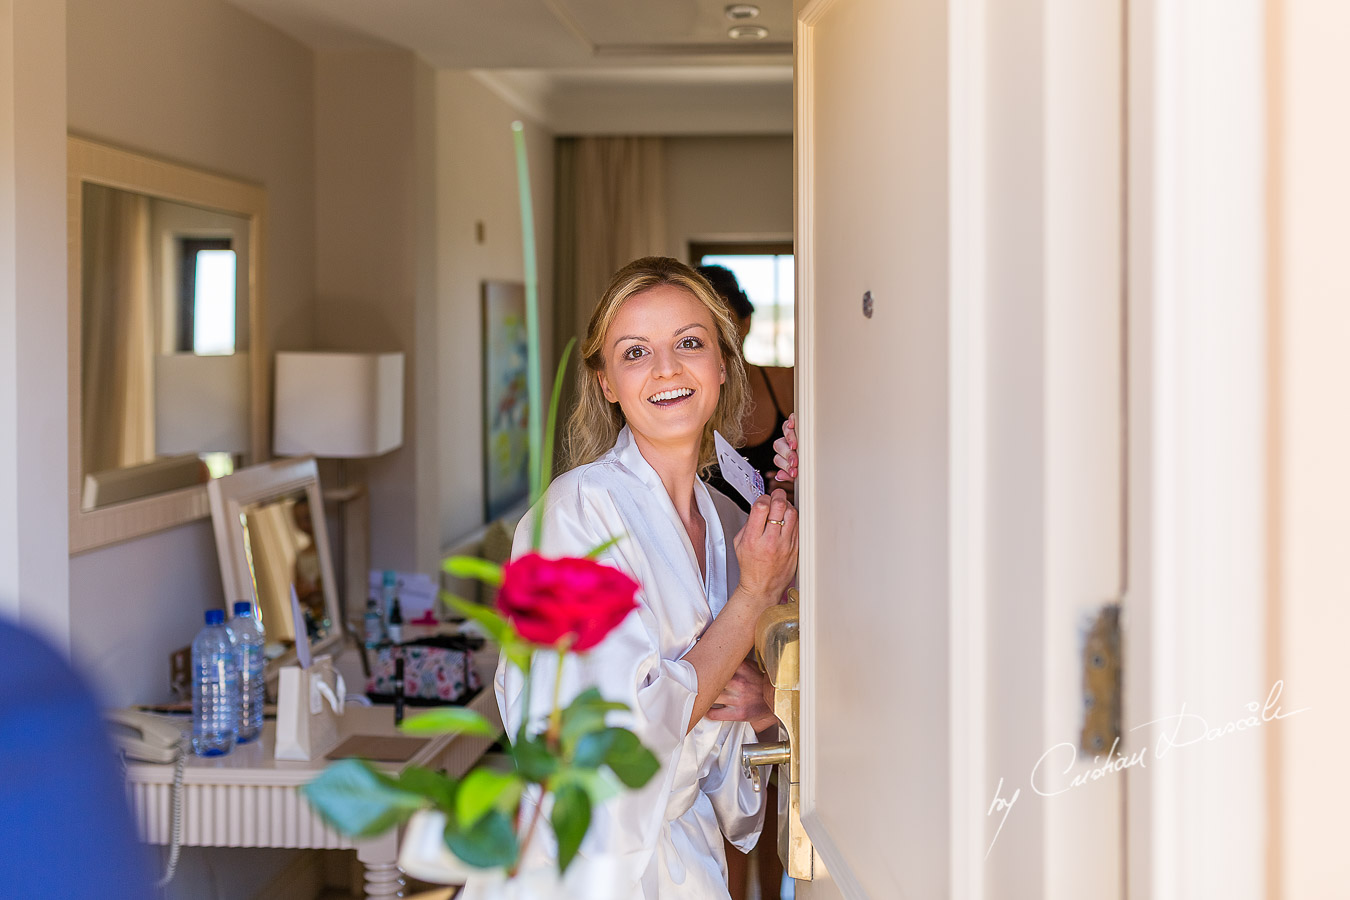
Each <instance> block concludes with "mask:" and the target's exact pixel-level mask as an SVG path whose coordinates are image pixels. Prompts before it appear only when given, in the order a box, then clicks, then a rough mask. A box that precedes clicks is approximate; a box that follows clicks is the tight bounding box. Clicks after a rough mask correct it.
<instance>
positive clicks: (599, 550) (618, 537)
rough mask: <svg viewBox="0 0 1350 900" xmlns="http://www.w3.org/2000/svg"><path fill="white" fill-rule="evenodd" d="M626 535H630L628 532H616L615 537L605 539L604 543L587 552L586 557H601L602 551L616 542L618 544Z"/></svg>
mask: <svg viewBox="0 0 1350 900" xmlns="http://www.w3.org/2000/svg"><path fill="white" fill-rule="evenodd" d="M626 537H628V535H626V534H616V535H615V536H614V537H612V538H610V539H609V540H607V541H605V542H604V543H603V544H598V545H596V546H595V547H593V548H592V549H591V551H590V552H589V553H587V554H586V558H587V559H599V558H600V554H601V553H604V552H605V551H606V550H608V549H609V548H610V547H613V546H614V545H615V544H617V543H618V542H619V541H621V540H623V539H624V538H626Z"/></svg>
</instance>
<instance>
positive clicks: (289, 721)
mask: <svg viewBox="0 0 1350 900" xmlns="http://www.w3.org/2000/svg"><path fill="white" fill-rule="evenodd" d="M346 696H347V685H346V683H345V682H344V681H343V679H342V674H341V673H339V672H337V671H336V670H334V668H333V658H332V657H331V656H327V655H325V656H320V657H318V658H317V659H315V660H314V661H313V662H312V663H311V664H310V666H309V668H306V669H302V668H300V667H299V666H283V667H282V669H281V673H280V675H279V677H278V680H277V749H276V757H277V759H300V760H310V759H315V758H317V757H320V756H323V755H324V754H325V753H327V752H328V751H329V750H331V749H332V748H333V746H334V745H335V744H336V743H337V738H338V721H337V720H338V716H340V715H342V713H343V710H344V708H345V704H344V700H345V699H346Z"/></svg>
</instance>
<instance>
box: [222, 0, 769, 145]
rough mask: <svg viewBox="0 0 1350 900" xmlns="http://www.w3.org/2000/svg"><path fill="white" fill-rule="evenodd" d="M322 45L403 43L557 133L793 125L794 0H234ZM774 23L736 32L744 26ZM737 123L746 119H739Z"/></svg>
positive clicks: (704, 130)
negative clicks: (746, 10) (759, 32)
mask: <svg viewBox="0 0 1350 900" xmlns="http://www.w3.org/2000/svg"><path fill="white" fill-rule="evenodd" d="M229 2H231V3H233V4H234V5H235V6H237V7H239V8H241V9H243V10H245V11H247V12H248V13H250V14H252V15H254V16H256V17H258V18H260V19H262V20H264V21H266V22H268V23H270V24H272V25H273V26H275V27H277V28H279V29H281V30H282V31H284V32H287V33H288V34H290V35H292V36H293V37H295V38H296V39H298V40H299V41H301V42H303V43H304V44H306V45H308V46H310V47H312V48H314V49H316V50H354V49H369V48H377V47H386V48H387V47H389V46H394V47H402V48H405V49H408V50H411V51H413V52H414V53H416V54H417V55H418V56H420V57H421V58H422V59H424V60H426V61H427V62H428V63H429V64H430V65H432V66H433V67H435V68H437V69H471V70H483V71H480V72H478V73H477V74H479V75H480V77H482V79H483V80H484V82H485V83H487V84H488V85H489V86H490V87H492V88H493V89H494V90H496V91H497V92H498V93H499V94H501V95H502V96H504V97H507V98H508V99H510V100H512V101H513V102H515V103H516V104H517V105H518V106H520V107H522V109H523V110H524V111H525V112H526V113H527V114H529V115H531V116H533V117H534V118H536V119H539V120H540V121H541V122H543V123H544V124H546V125H548V126H550V127H551V128H553V130H555V131H557V132H559V133H569V132H571V133H605V132H610V133H616V132H627V133H643V132H653V133H654V132H663V133H681V132H684V133H690V132H698V133H725V132H728V131H740V132H743V133H787V132H790V131H791V118H792V88H791V85H792V26H793V16H792V0H755V2H754V4H753V5H754V6H756V7H758V9H759V14H758V15H756V16H754V17H753V18H747V19H741V20H733V19H731V18H729V17H728V15H727V9H728V7H729V6H730V5H732V4H731V2H730V0H229ZM742 24H744V25H755V26H761V27H763V28H765V29H767V31H768V34H767V36H765V37H764V38H762V39H759V40H733V39H732V38H731V37H729V35H728V31H729V30H730V29H731V28H732V27H734V26H736V25H742ZM737 123H740V124H739V125H738V124H737Z"/></svg>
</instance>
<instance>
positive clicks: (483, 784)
mask: <svg viewBox="0 0 1350 900" xmlns="http://www.w3.org/2000/svg"><path fill="white" fill-rule="evenodd" d="M524 789H525V785H524V783H523V782H522V781H521V780H520V776H519V775H517V774H516V773H515V772H497V771H494V770H492V769H473V770H472V771H470V772H469V774H467V775H465V776H464V779H463V780H462V781H460V783H459V790H458V792H457V793H456V794H455V806H454V809H455V816H456V817H457V818H458V819H459V824H460V827H461V828H472V827H473V826H474V825H476V824H478V820H479V819H481V818H483V816H484V815H486V814H487V811H488V810H490V809H498V810H501V811H502V812H503V813H507V814H510V813H512V812H514V810H515V806H516V802H517V801H518V800H519V799H520V794H521V791H523V790H524Z"/></svg>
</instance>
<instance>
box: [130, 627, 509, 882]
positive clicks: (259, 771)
mask: <svg viewBox="0 0 1350 900" xmlns="http://www.w3.org/2000/svg"><path fill="white" fill-rule="evenodd" d="M477 665H478V667H479V673H480V675H482V676H483V683H484V685H485V686H486V687H485V688H484V689H483V690H482V691H480V692H479V693H478V696H477V697H475V698H474V699H473V700H472V701H470V703H469V704H468V708H469V709H472V710H474V711H475V712H478V713H480V714H482V715H483V716H484V717H485V718H487V720H488V721H489V722H492V723H494V724H497V725H500V722H501V719H500V716H499V714H498V711H497V701H496V697H495V696H494V694H493V692H492V687H491V685H492V669H493V667H494V666H495V665H496V654H495V653H490V652H485V653H482V654H480V655H479V656H478V657H477ZM184 727H189V724H188V722H187V721H186V720H185V721H184ZM398 733H399V732H398V730H397V729H396V728H395V727H394V710H393V707H392V706H375V707H360V706H353V705H350V704H349V705H348V706H347V708H346V712H345V713H344V714H343V715H342V717H341V719H340V724H339V736H338V740H339V742H341V741H343V740H346V739H347V738H348V737H352V736H355V735H377V736H392V735H397V734H398ZM275 742H276V723H275V722H274V721H272V720H268V721H267V722H265V723H264V725H263V733H262V737H261V738H260V739H259V740H258V741H255V742H253V743H251V744H244V745H242V746H239V747H236V748H235V749H234V750H233V751H232V752H231V753H229V754H228V755H227V756H220V757H213V758H201V757H198V756H193V755H189V757H188V760H187V766H186V769H185V771H184V775H183V815H182V841H181V843H182V846H184V847H281V848H293V849H315V850H344V849H351V848H353V847H354V848H355V849H356V855H357V859H359V860H360V861H361V864H362V865H363V866H364V867H365V895H366V897H369V898H377V897H396V896H398V893H399V890H400V888H401V887H402V876H401V875H400V873H399V869H398V847H399V840H400V839H401V837H402V830H401V829H399V830H396V831H392V832H389V833H388V834H386V835H383V836H381V837H378V838H374V839H372V840H368V841H355V842H354V841H352V840H351V839H350V838H347V837H344V836H343V835H341V834H339V833H338V832H336V831H334V830H333V829H332V828H329V827H328V826H327V825H326V824H324V822H323V820H322V819H320V818H319V816H318V814H317V813H316V812H315V811H314V810H313V809H311V808H310V806H309V803H308V802H307V801H306V800H305V798H304V797H303V796H302V795H301V794H300V791H299V789H300V787H302V786H303V785H305V784H308V783H309V782H310V781H312V780H313V779H314V778H316V777H317V776H318V774H319V772H321V771H322V770H323V769H324V768H325V767H326V766H328V765H329V764H330V762H331V761H330V760H327V759H324V758H322V757H321V758H319V759H315V760H311V761H309V762H290V761H287V760H277V759H276V758H275V755H274V753H273V750H274V747H275ZM491 745H492V741H491V740H490V739H488V738H483V737H474V736H468V735H460V734H447V735H440V736H438V737H433V738H430V739H429V740H428V742H427V744H426V745H425V746H424V747H422V749H421V750H420V751H418V753H417V754H415V755H414V756H413V757H412V759H410V760H408V762H406V763H390V764H381V767H382V768H384V770H385V771H387V772H389V773H391V774H397V773H398V772H400V771H402V770H403V769H404V768H406V767H407V766H411V765H417V766H424V767H426V768H429V769H437V770H441V771H444V772H446V773H447V774H449V775H452V776H456V777H458V776H460V775H463V774H464V773H465V772H467V771H468V770H469V769H470V768H472V767H473V765H474V764H475V763H476V762H477V761H478V759H479V758H480V757H481V756H482V755H483V753H484V752H486V750H487V749H488V747H490V746H491ZM126 777H127V789H128V792H129V795H130V799H131V803H132V807H133V809H134V811H135V814H136V820H137V823H138V824H139V826H140V832H141V839H142V840H143V841H145V842H146V843H150V844H158V845H166V846H167V845H168V844H169V843H170V841H171V838H172V833H173V804H172V795H173V780H174V766H173V765H156V764H153V763H140V762H130V761H128V765H127V773H126Z"/></svg>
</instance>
